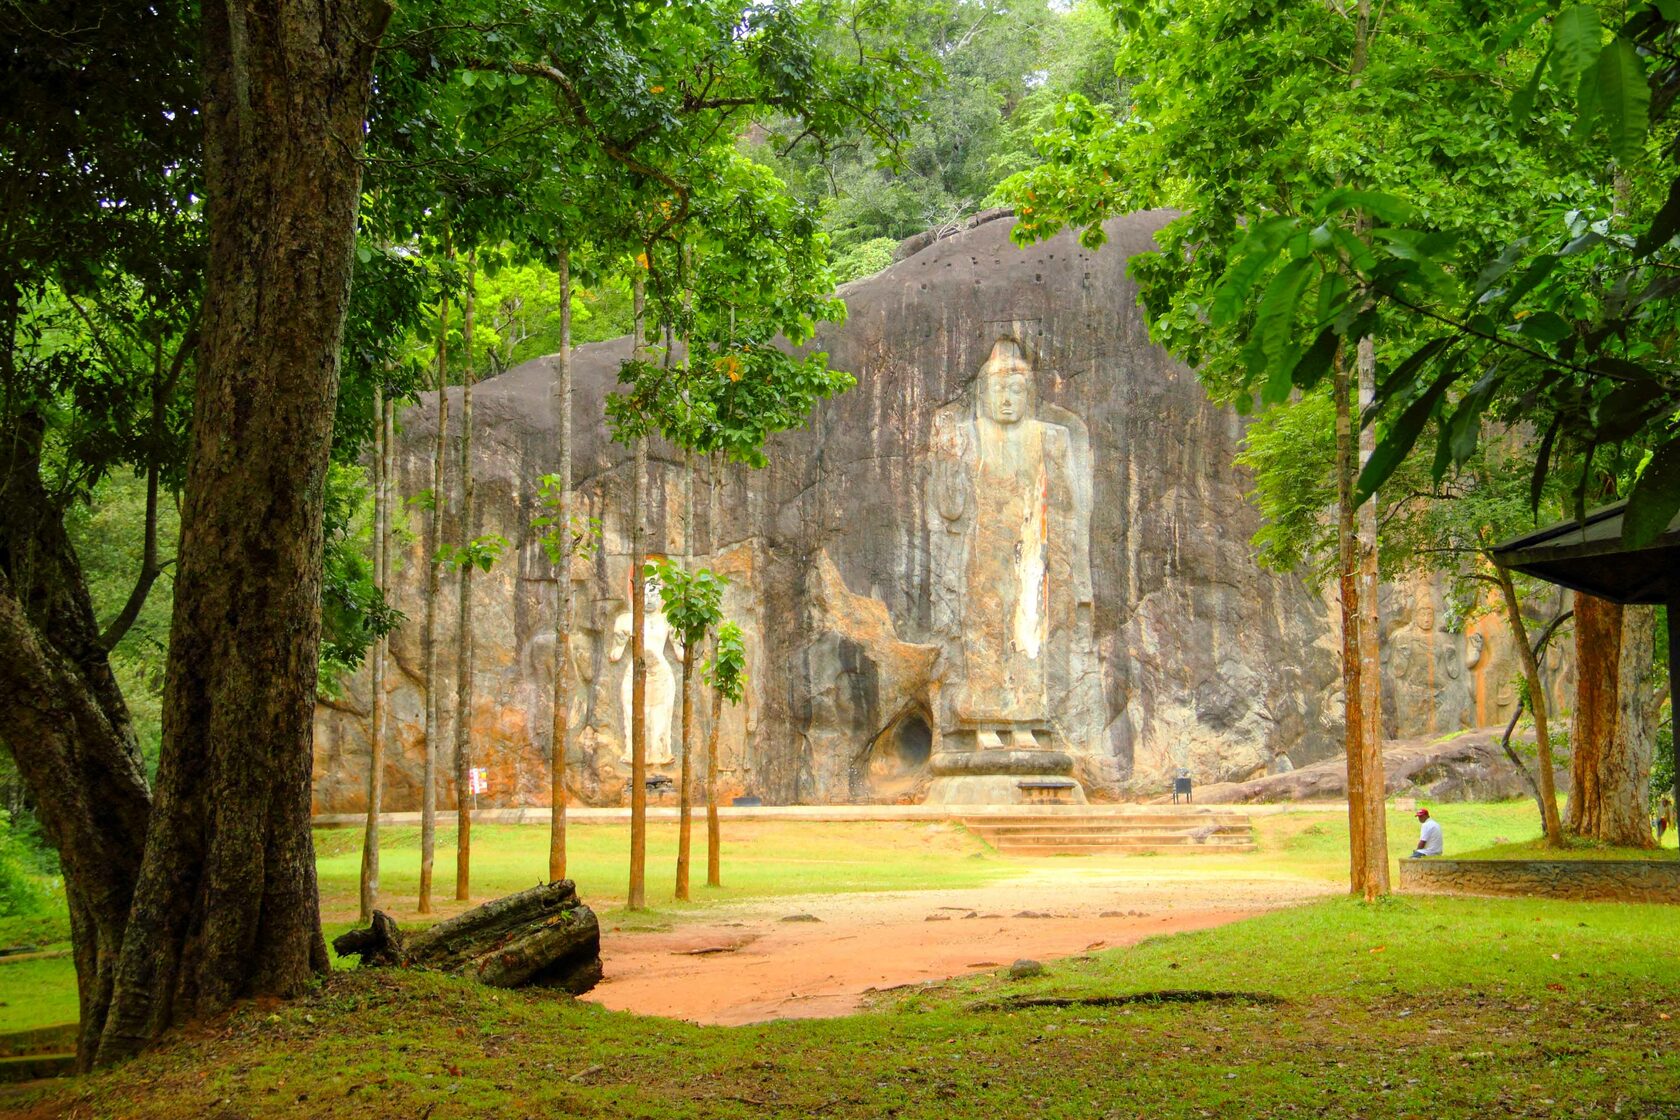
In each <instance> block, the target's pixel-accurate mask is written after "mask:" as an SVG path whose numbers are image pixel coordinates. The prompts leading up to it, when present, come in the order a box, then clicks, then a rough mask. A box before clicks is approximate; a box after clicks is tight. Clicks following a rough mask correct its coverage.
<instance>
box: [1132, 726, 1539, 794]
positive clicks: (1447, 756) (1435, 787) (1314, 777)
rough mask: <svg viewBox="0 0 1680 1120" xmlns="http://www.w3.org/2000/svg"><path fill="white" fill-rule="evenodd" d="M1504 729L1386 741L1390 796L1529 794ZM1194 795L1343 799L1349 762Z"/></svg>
mask: <svg viewBox="0 0 1680 1120" xmlns="http://www.w3.org/2000/svg"><path fill="white" fill-rule="evenodd" d="M1502 734H1503V732H1502V731H1498V730H1492V729H1484V730H1481V731H1473V732H1470V733H1468V734H1463V735H1452V736H1448V737H1446V738H1442V739H1431V740H1417V739H1414V740H1411V741H1407V742H1398V743H1389V744H1388V745H1387V746H1385V747H1384V748H1383V776H1384V778H1385V780H1386V782H1387V794H1388V796H1390V797H1393V796H1395V795H1397V794H1398V795H1401V796H1407V795H1409V796H1415V797H1417V798H1419V799H1427V800H1429V801H1501V800H1504V799H1506V798H1512V797H1530V796H1533V791H1532V790H1530V788H1529V786H1528V784H1527V783H1526V782H1524V781H1523V779H1522V776H1521V775H1520V774H1518V773H1517V769H1516V767H1515V766H1513V765H1512V764H1511V761H1510V759H1508V758H1507V757H1506V756H1505V753H1504V751H1502V750H1501V749H1500V746H1499V740H1500V737H1501V735H1502ZM1512 739H1513V742H1524V743H1526V745H1527V747H1528V749H1529V750H1531V751H1532V749H1533V746H1534V733H1533V732H1532V731H1529V732H1527V733H1519V734H1518V735H1515V736H1513V737H1512ZM1556 777H1557V787H1558V788H1559V789H1564V788H1565V787H1567V785H1568V784H1569V781H1568V779H1569V775H1568V773H1567V772H1565V771H1558V773H1557V775H1556ZM1192 796H1193V798H1194V800H1195V802H1196V803H1198V804H1209V805H1235V804H1252V803H1257V802H1267V801H1335V800H1341V799H1343V798H1346V797H1347V765H1346V763H1345V762H1344V761H1343V759H1342V758H1341V757H1339V756H1332V757H1330V758H1327V759H1324V760H1322V761H1320V762H1315V763H1313V764H1312V765H1310V766H1302V767H1300V768H1299V769H1296V770H1290V771H1288V772H1287V773H1282V774H1269V775H1267V776H1266V777H1263V778H1255V779H1252V780H1251V781H1246V782H1216V783H1214V784H1212V785H1205V786H1198V787H1196V790H1195V792H1194V794H1193V795H1192ZM1159 800H1166V799H1165V798H1162V799H1159Z"/></svg>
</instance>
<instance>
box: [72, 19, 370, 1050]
mask: <svg viewBox="0 0 1680 1120" xmlns="http://www.w3.org/2000/svg"><path fill="white" fill-rule="evenodd" d="M389 15H390V9H389V8H388V7H385V6H383V5H379V6H375V5H371V4H368V3H339V2H334V0H322V2H320V3H318V4H314V5H291V4H287V5H282V4H278V3H275V2H274V0H264V2H257V0H252V2H249V3H240V2H237V0H234V2H222V3H216V2H209V3H206V4H204V5H202V24H203V29H204V45H203V53H202V55H201V60H202V69H203V73H204V81H205V105H204V135H205V186H206V190H205V196H206V198H207V200H208V231H209V264H208V270H207V275H206V282H205V292H206V295H205V304H204V331H203V337H202V342H201V348H200V352H199V355H200V359H199V365H198V371H197V382H196V387H195V394H194V403H193V424H192V444H191V451H190V453H189V456H188V464H187V476H186V488H185V501H184V504H183V509H182V516H181V546H180V550H179V553H178V561H177V571H176V580H175V610H174V616H173V620H172V625H171V630H170V645H169V660H168V670H167V676H166V682H165V687H164V704H163V752H162V758H161V760H160V766H159V770H158V786H157V797H156V802H155V804H154V807H153V810H152V815H151V819H150V821H149V824H148V828H147V835H146V848H145V855H144V858H143V860H142V863H141V868H140V878H139V882H138V884H137V885H136V888H135V892H134V902H133V907H132V910H131V913H130V916H129V923H128V928H127V931H126V935H125V936H124V938H123V945H122V952H121V956H120V959H119V960H118V963H117V970H116V982H115V987H114V990H113V993H112V999H111V1008H110V1013H109V1015H108V1016H107V1018H106V1021H105V1029H104V1033H103V1035H102V1037H101V1040H100V1046H99V1055H98V1058H99V1061H101V1062H110V1061H115V1060H117V1059H120V1058H123V1057H126V1056H128V1055H129V1054H132V1053H134V1052H135V1051H136V1050H137V1049H138V1048H139V1047H141V1046H142V1045H144V1044H145V1043H146V1042H147V1041H149V1040H150V1039H152V1038H154V1037H156V1036H157V1035H158V1034H159V1032H161V1031H162V1030H164V1029H165V1028H166V1027H168V1026H170V1025H172V1024H175V1023H180V1022H183V1021H185V1020H187V1019H204V1018H208V1017H210V1016H212V1015H214V1014H216V1013H218V1012H220V1011H222V1010H223V1009H225V1008H227V1007H228V1006H229V1005H230V1004H231V1003H232V1002H233V1001H234V1000H236V999H240V998H245V997H252V996H279V997H282V998H284V997H290V996H294V995H297V994H299V993H300V992H302V991H304V990H305V989H306V988H307V987H308V986H309V985H310V984H311V983H312V982H313V981H314V979H315V977H316V976H318V975H320V974H323V973H325V972H326V970H327V952H326V945H325V943H324V942H323V941H322V939H321V922H320V911H319V903H318V901H317V896H316V887H315V852H314V844H313V842H312V839H311V836H310V831H309V810H310V770H311V762H312V758H311V744H312V722H313V714H314V700H315V680H316V667H317V659H318V655H319V645H320V597H321V549H322V521H321V516H322V503H323V496H324V493H325V488H326V473H327V469H328V455H329V451H330V448H331V440H332V422H333V407H334V401H335V398H336V396H337V391H338V362H339V345H340V339H341V336H342V332H343V327H344V313H345V307H346V304H347V302H348V296H349V286H350V261H351V252H352V249H353V247H354V244H355V229H356V207H357V203H358V201H359V199H360V194H361V162H360V158H359V157H360V153H361V149H362V135H363V121H364V119H365V116H366V110H367V104H368V98H369V95H370V92H371V88H372V66H373V57H374V51H375V49H376V47H377V44H378V42H379V38H380V36H381V35H382V34H383V31H384V27H385V22H386V20H387V19H388V18H389Z"/></svg>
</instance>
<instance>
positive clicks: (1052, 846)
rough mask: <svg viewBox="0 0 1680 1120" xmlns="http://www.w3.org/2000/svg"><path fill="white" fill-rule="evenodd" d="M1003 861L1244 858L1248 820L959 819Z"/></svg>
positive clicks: (1117, 816)
mask: <svg viewBox="0 0 1680 1120" xmlns="http://www.w3.org/2000/svg"><path fill="white" fill-rule="evenodd" d="M958 819H959V820H960V821H961V822H962V824H963V826H964V827H966V828H967V829H969V831H971V832H973V833H974V834H975V835H976V836H979V837H980V838H981V839H982V840H984V841H986V842H987V843H988V844H990V845H991V846H992V847H993V848H995V849H996V850H997V851H998V852H999V853H1001V854H1004V855H1097V854H1103V853H1115V854H1125V853H1132V854H1136V853H1142V852H1159V851H1167V852H1207V851H1216V852H1246V851H1252V850H1253V848H1254V839H1253V833H1252V831H1251V829H1250V827H1249V822H1248V818H1247V816H1245V815H1244V814H1242V813H1233V812H1229V811H1220V812H1213V811H1202V812H1195V813H1192V812H1182V811H1180V812H1172V813H1161V812H1147V813H1145V812H1137V813H1127V812H1113V811H1108V812H1101V813H1068V812H1065V811H1064V812H1037V813H1022V812H1012V813H988V814H984V815H973V816H963V817H960V818H958Z"/></svg>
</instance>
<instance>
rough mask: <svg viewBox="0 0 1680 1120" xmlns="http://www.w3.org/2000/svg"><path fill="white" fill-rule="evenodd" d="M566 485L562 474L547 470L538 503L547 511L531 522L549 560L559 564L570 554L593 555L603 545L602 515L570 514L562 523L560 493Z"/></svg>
mask: <svg viewBox="0 0 1680 1120" xmlns="http://www.w3.org/2000/svg"><path fill="white" fill-rule="evenodd" d="M563 490H564V487H562V486H561V485H560V476H559V475H557V474H545V475H543V476H542V478H541V479H540V480H539V482H538V490H537V505H538V506H539V507H540V508H541V509H542V510H543V511H544V512H543V513H542V514H540V515H539V516H538V517H536V518H535V519H534V520H532V522H531V531H532V532H534V533H536V534H537V543H538V544H540V545H541V546H542V550H543V552H544V554H545V555H547V556H548V562H549V563H550V564H553V565H555V566H556V567H558V566H559V565H560V564H562V563H563V562H565V560H566V559H567V558H568V557H571V556H586V557H587V556H593V555H595V550H596V549H598V548H599V547H600V546H601V519H600V518H598V517H588V516H586V515H584V514H581V513H574V514H572V515H571V523H570V524H569V525H565V526H562V525H561V524H560V496H561V493H562V492H563Z"/></svg>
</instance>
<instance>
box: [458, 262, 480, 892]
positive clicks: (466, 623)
mask: <svg viewBox="0 0 1680 1120" xmlns="http://www.w3.org/2000/svg"><path fill="white" fill-rule="evenodd" d="M468 259H469V262H470V263H469V264H468V265H467V295H466V304H465V306H464V307H463V308H462V311H461V344H462V346H461V348H462V349H463V350H465V351H466V361H465V363H464V364H463V365H462V367H461V371H462V372H461V548H462V552H461V553H460V554H458V556H457V558H456V564H455V568H456V570H457V571H459V572H460V579H461V582H460V600H459V602H460V608H459V611H458V612H457V616H456V617H457V626H456V629H455V898H456V900H457V901H464V900H466V899H469V898H471V897H472V811H473V806H474V804H475V803H476V802H477V800H478V799H477V797H476V796H475V795H474V794H473V788H472V764H473V749H472V708H473V653H474V649H475V647H474V643H473V610H472V606H473V604H472V586H473V564H472V562H471V559H470V558H469V557H468V556H467V555H466V551H465V550H466V549H467V548H468V547H469V546H470V545H471V544H472V540H473V472H472V437H473V402H472V391H473V317H474V316H475V315H476V314H477V311H478V298H477V292H476V290H475V288H476V277H475V272H476V270H477V266H478V252H477V250H476V249H475V250H474V251H473V252H472V253H471V254H469V255H468Z"/></svg>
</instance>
